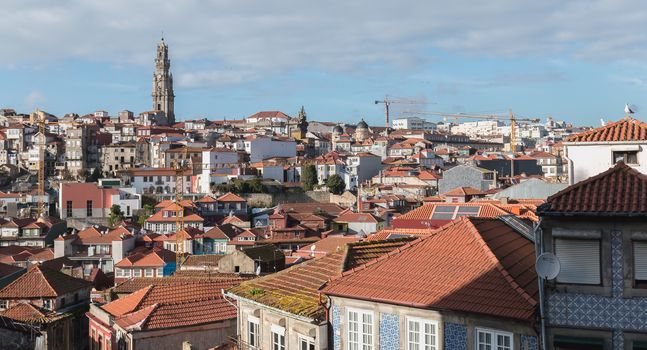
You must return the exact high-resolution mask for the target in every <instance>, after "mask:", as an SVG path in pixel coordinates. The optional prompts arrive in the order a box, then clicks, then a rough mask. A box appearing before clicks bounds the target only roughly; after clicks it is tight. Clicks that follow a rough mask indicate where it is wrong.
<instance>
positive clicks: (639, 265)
mask: <svg viewBox="0 0 647 350" xmlns="http://www.w3.org/2000/svg"><path fill="white" fill-rule="evenodd" d="M634 279H637V280H641V281H647V242H634Z"/></svg>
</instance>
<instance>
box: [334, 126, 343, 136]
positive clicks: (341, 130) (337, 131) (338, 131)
mask: <svg viewBox="0 0 647 350" xmlns="http://www.w3.org/2000/svg"><path fill="white" fill-rule="evenodd" d="M332 132H334V133H336V134H343V133H344V129H342V127H341V126H339V125H335V127H334V128H332Z"/></svg>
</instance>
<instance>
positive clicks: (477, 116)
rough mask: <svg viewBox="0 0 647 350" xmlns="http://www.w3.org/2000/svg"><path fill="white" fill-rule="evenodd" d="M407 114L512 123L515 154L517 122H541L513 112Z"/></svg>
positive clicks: (511, 143)
mask: <svg viewBox="0 0 647 350" xmlns="http://www.w3.org/2000/svg"><path fill="white" fill-rule="evenodd" d="M405 113H407V114H419V115H433V116H440V117H451V118H457V119H458V118H471V119H481V120H507V121H510V151H511V152H514V151H516V148H517V122H531V123H537V122H539V118H517V117H516V116H515V115H514V113H512V110H510V111H509V114H508V115H504V114H472V113H444V112H421V111H407V112H405Z"/></svg>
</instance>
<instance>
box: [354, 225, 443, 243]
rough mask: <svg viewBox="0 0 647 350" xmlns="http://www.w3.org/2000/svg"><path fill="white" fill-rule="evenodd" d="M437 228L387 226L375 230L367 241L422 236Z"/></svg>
mask: <svg viewBox="0 0 647 350" xmlns="http://www.w3.org/2000/svg"><path fill="white" fill-rule="evenodd" d="M435 231H436V230H435V229H426V228H424V229H420V228H386V229H384V230H382V231H378V232H375V233H374V234H372V235H369V236H368V237H367V238H366V240H367V241H382V240H386V239H395V238H402V237H420V236H429V235H431V234H432V233H433V232H435Z"/></svg>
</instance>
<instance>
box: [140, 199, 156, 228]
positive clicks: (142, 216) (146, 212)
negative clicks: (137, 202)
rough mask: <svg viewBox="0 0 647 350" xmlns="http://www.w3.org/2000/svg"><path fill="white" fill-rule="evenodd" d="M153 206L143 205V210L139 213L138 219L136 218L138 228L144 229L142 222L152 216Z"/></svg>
mask: <svg viewBox="0 0 647 350" xmlns="http://www.w3.org/2000/svg"><path fill="white" fill-rule="evenodd" d="M153 209H154V207H153V205H151V204H144V208H142V210H141V211H140V213H139V217H138V218H137V223H138V224H139V226H142V227H144V222H145V221H146V219H148V217H149V216H151V215H153Z"/></svg>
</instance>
